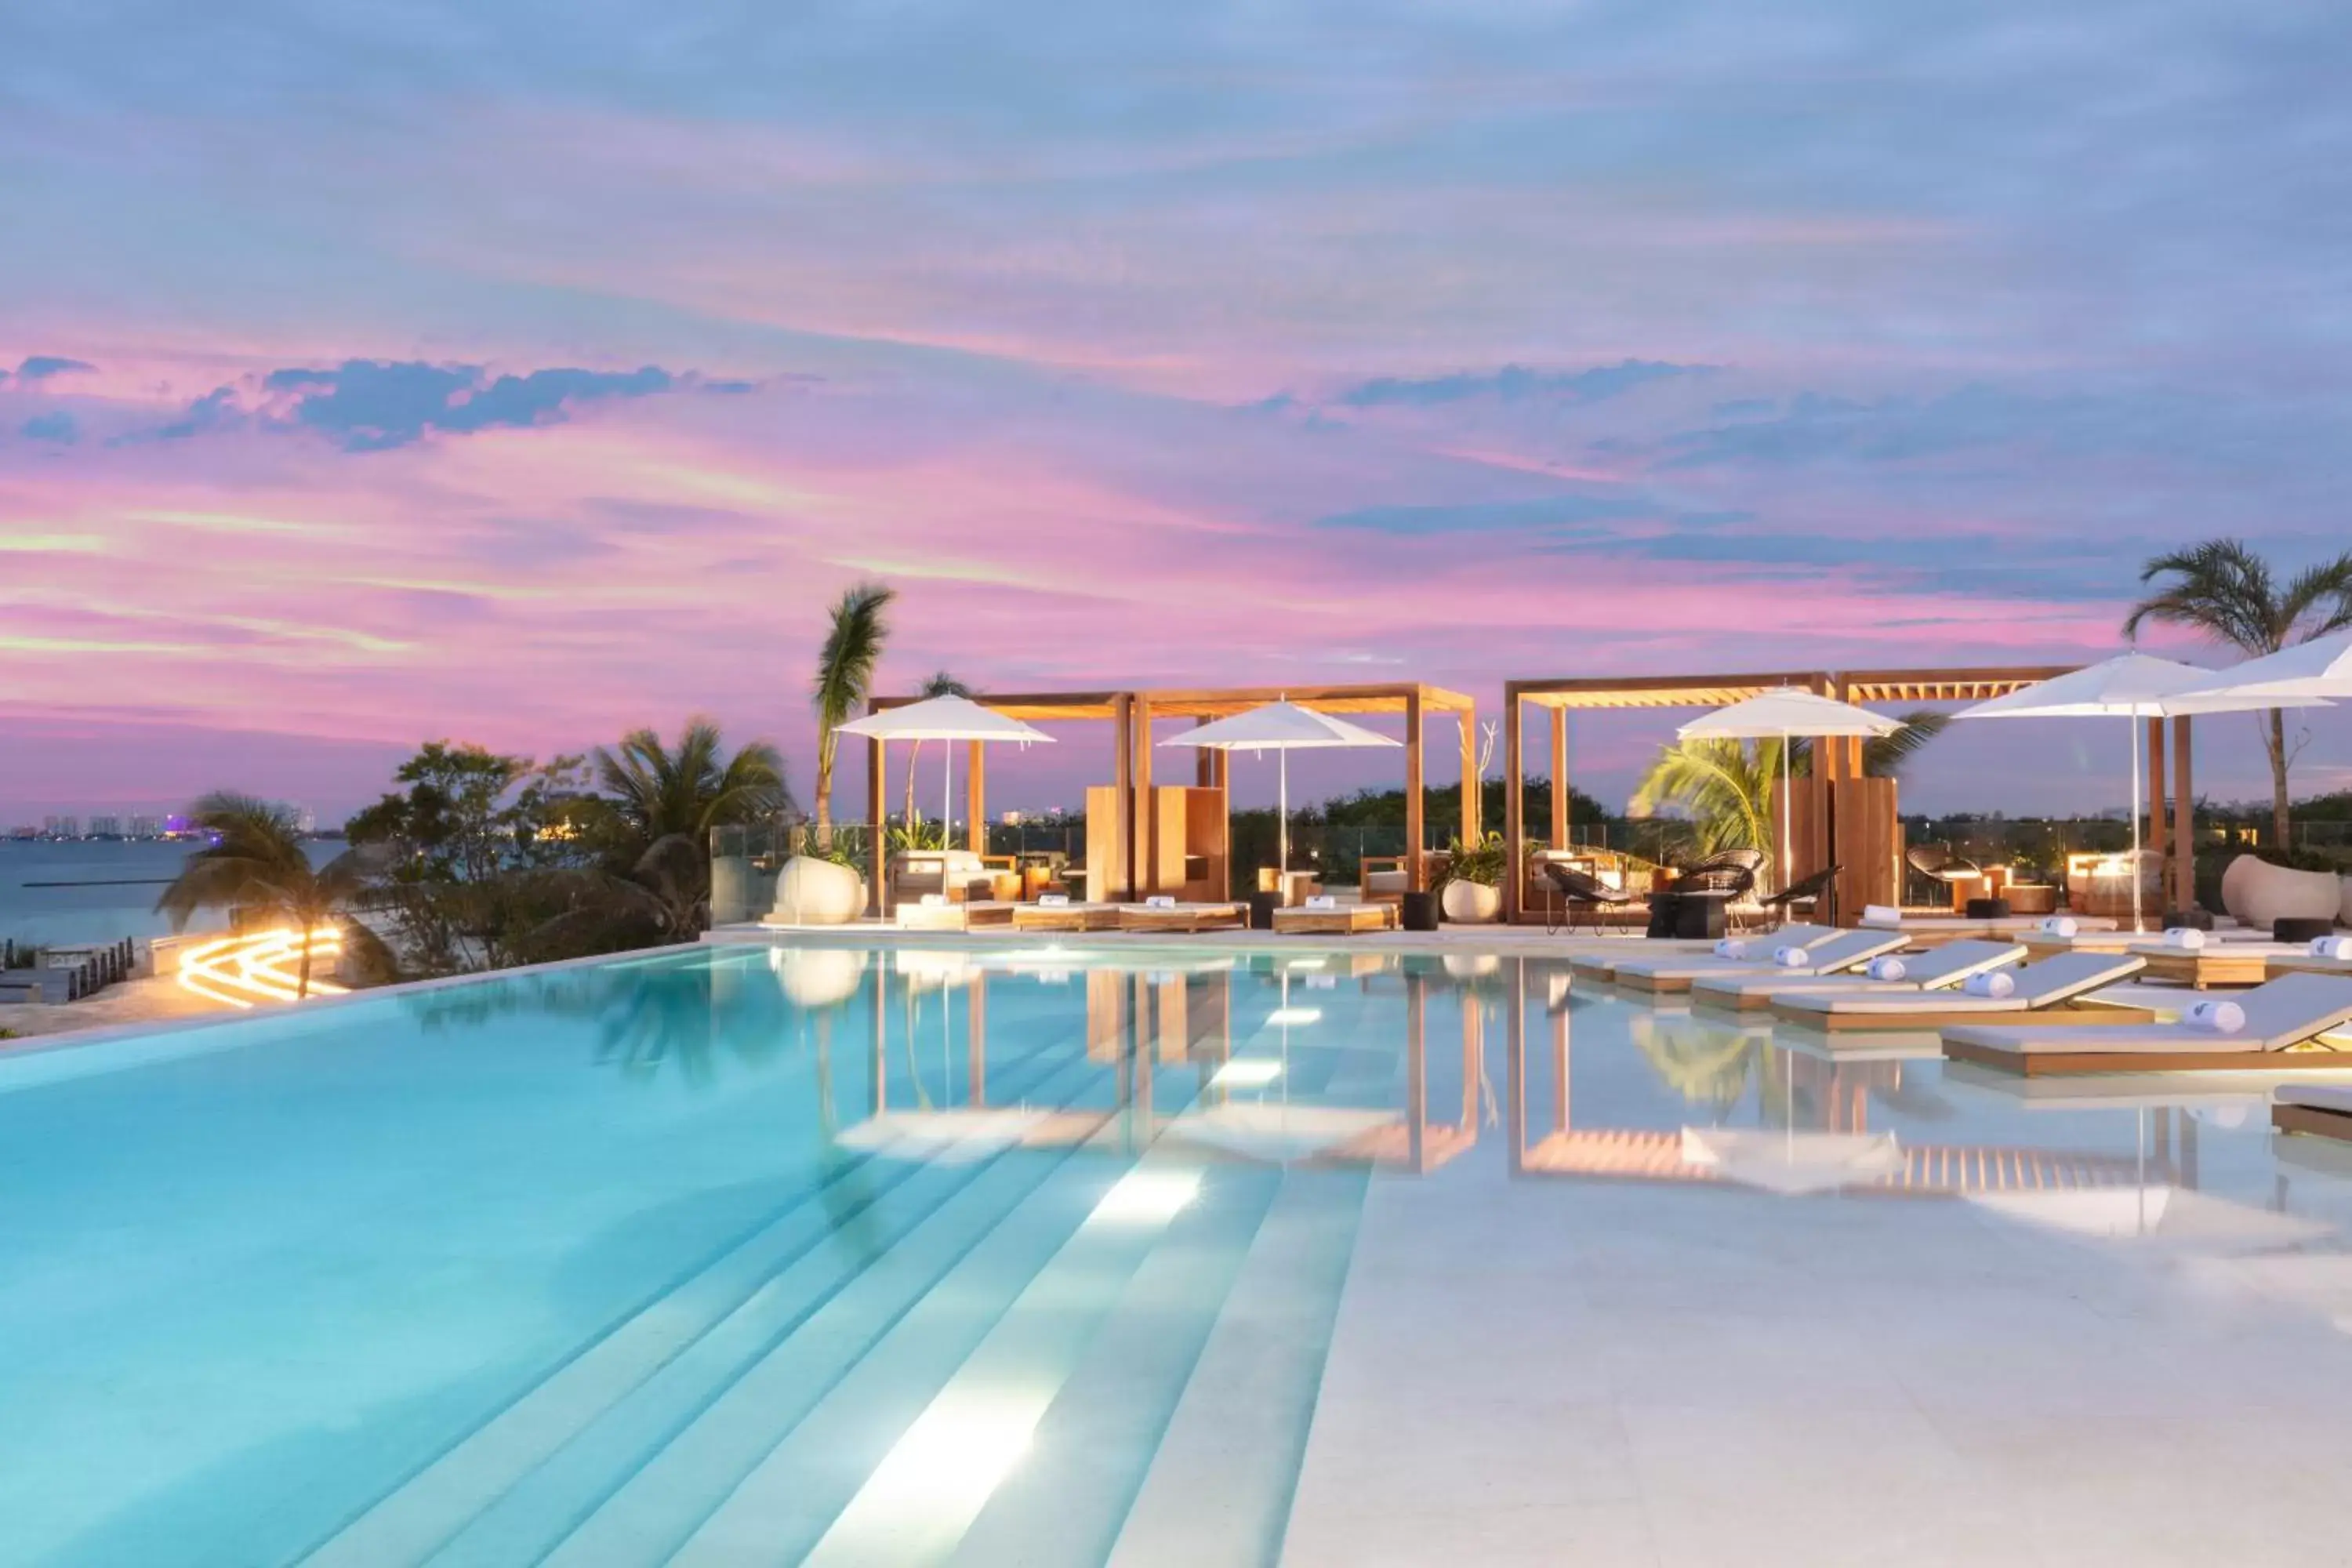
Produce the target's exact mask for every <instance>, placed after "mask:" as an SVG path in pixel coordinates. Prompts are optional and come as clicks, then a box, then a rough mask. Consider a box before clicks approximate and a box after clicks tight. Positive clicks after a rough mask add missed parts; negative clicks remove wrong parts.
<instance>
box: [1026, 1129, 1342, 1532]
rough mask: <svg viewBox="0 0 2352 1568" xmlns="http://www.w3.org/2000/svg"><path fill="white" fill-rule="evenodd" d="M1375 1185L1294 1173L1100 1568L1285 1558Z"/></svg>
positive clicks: (1336, 1173) (1332, 1173) (1312, 1171)
mask: <svg viewBox="0 0 2352 1568" xmlns="http://www.w3.org/2000/svg"><path fill="white" fill-rule="evenodd" d="M1368 1179H1369V1178H1368V1175H1367V1173H1365V1172H1364V1171H1362V1170H1324V1169H1318V1168H1314V1167H1302V1168H1294V1169H1293V1170H1291V1171H1290V1172H1289V1173H1286V1176H1285V1177H1284V1180H1283V1186H1282V1192H1281V1194H1280V1195H1279V1196H1278V1197H1276V1199H1275V1202H1274V1206H1273V1207H1272V1209H1271V1210H1269V1211H1268V1213H1267V1215H1266V1216H1265V1224H1264V1225H1263V1226H1260V1227H1259V1230H1258V1234H1257V1237H1256V1240H1255V1244H1254V1245H1253V1246H1252V1247H1251V1248H1250V1254H1249V1257H1248V1258H1247V1260H1246V1261H1245V1262H1244V1264H1243V1266H1242V1268H1241V1272H1240V1274H1239V1276H1238V1278H1236V1279H1234V1285H1233V1289H1232V1290H1231V1291H1230V1293H1229V1294H1228V1295H1227V1296H1226V1299H1225V1302H1224V1308H1223V1311H1221V1312H1220V1313H1219V1314H1218V1316H1217V1321H1216V1326H1215V1327H1214V1328H1213V1330H1211V1331H1210V1333H1209V1337H1208V1342H1207V1343H1206V1344H1205V1345H1203V1346H1202V1350H1201V1354H1200V1357H1199V1360H1198V1361H1197V1363H1195V1364H1194V1366H1193V1368H1192V1377H1191V1379H1190V1380H1189V1381H1188V1382H1187V1383H1186V1384H1185V1387H1184V1394H1183V1397H1182V1398H1181V1400H1180V1401H1179V1402H1178V1403H1177V1405H1176V1409H1175V1413H1174V1415H1172V1416H1171V1418H1170V1420H1169V1422H1168V1426H1167V1429H1166V1431H1165V1432H1164V1433H1163V1434H1162V1435H1161V1436H1160V1447H1159V1451H1158V1452H1157V1453H1156V1454H1155V1455H1154V1456H1153V1458H1152V1461H1151V1468H1150V1472H1149V1473H1148V1474H1147V1475H1146V1476H1145V1477H1144V1479H1143V1485H1142V1488H1141V1489H1140V1490H1139V1492H1138V1493H1137V1494H1136V1496H1135V1500H1134V1504H1133V1506H1132V1507H1131V1508H1130V1509H1129V1510H1128V1514H1127V1518H1126V1521H1125V1523H1124V1525H1123V1526H1122V1527H1121V1529H1120V1531H1119V1532H1118V1541H1117V1542H1116V1544H1115V1545H1114V1546H1113V1547H1112V1549H1111V1552H1110V1553H1109V1555H1108V1558H1107V1559H1097V1561H1108V1563H1110V1564H1112V1568H1200V1565H1201V1564H1204V1563H1218V1564H1226V1563H1274V1562H1275V1561H1276V1560H1277V1558H1278V1557H1279V1556H1280V1554H1281V1549H1282V1531H1283V1527H1284V1525H1285V1524H1286V1522H1287V1521H1288V1519H1289V1516H1290V1500H1291V1493H1292V1491H1293V1489H1294V1488H1295V1487H1296V1484H1297V1478H1298V1465H1299V1460H1300V1458H1301V1457H1302V1456H1303V1455H1304V1454H1305V1453H1306V1450H1307V1427H1308V1426H1309V1425H1310V1424H1311V1423H1312V1421H1313V1418H1314V1413H1315V1395H1316V1392H1317V1390H1318V1389H1319V1388H1320V1387H1321V1386H1322V1382H1323V1363H1324V1359H1325V1355H1326V1352H1328V1349H1329V1347H1330V1342H1331V1327H1332V1323H1333V1321H1335V1319H1336V1318H1337V1316H1338V1313H1339V1292H1340V1289H1341V1288H1342V1287H1343V1286H1344V1285H1345V1284H1346V1282H1347V1278H1348V1266H1349V1261H1350V1260H1351V1259H1352V1258H1353V1257H1354V1255H1355V1247H1356V1226H1357V1222H1358V1220H1359V1219H1360V1216H1361V1215H1362V1212H1363V1205H1364V1189H1365V1184H1366V1182H1367V1180H1368ZM1003 1561H1013V1559H1004V1560H1003Z"/></svg>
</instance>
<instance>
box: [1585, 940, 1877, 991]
mask: <svg viewBox="0 0 2352 1568" xmlns="http://www.w3.org/2000/svg"><path fill="white" fill-rule="evenodd" d="M1905 940H1906V939H1905V937H1904V935H1903V933H1902V932H1900V931H1833V932H1832V934H1831V935H1829V936H1827V937H1825V938H1823V939H1822V940H1821V941H1820V942H1811V943H1809V944H1807V946H1806V948H1805V951H1806V952H1808V953H1810V954H1811V956H1812V963H1811V964H1809V965H1807V966H1806V967H1804V968H1802V969H1790V968H1786V967H1784V966H1782V965H1780V964H1777V963H1773V962H1772V958H1771V955H1770V954H1769V953H1768V954H1766V955H1765V956H1764V957H1763V958H1761V959H1744V960H1743V959H1731V958H1717V957H1716V956H1715V955H1714V954H1713V953H1700V954H1696V955H1686V956H1684V957H1681V958H1657V959H1643V960H1639V961H1635V962H1632V963H1620V964H1618V966H1617V974H1618V976H1619V977H1620V978H1621V979H1622V977H1624V976H1626V975H1640V976H1641V977H1643V979H1646V980H1701V979H1704V978H1706V976H1708V975H1712V974H1761V973H1773V974H1778V975H1781V976H1783V977H1786V976H1788V975H1790V974H1830V973H1835V972H1837V971H1838V970H1841V969H1851V968H1853V967H1854V966H1856V965H1858V964H1864V963H1869V962H1870V961H1871V960H1872V959H1874V958H1876V957H1877V956H1878V955H1879V954H1880V953H1882V952H1894V951H1895V949H1896V948H1898V947H1901V946H1902V945H1903V944H1904V942H1905ZM1777 945H1778V946H1780V947H1784V948H1785V947H1789V946H1791V945H1793V944H1792V943H1789V942H1781V943H1779V944H1777Z"/></svg>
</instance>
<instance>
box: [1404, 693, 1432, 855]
mask: <svg viewBox="0 0 2352 1568" xmlns="http://www.w3.org/2000/svg"><path fill="white" fill-rule="evenodd" d="M1421 763H1422V757H1421V691H1420V689H1419V688H1415V689H1412V690H1411V691H1408V692H1406V693H1405V694H1404V837H1405V868H1406V878H1405V886H1407V887H1408V888H1411V889H1412V890H1413V891H1414V892H1416V893H1421V892H1426V891H1428V889H1429V874H1428V869H1427V868H1426V867H1425V866H1424V865H1423V862H1422V854H1421V843H1422V838H1423V831H1424V824H1423V816H1422V813H1423V807H1424V805H1425V803H1424V802H1423V800H1422V798H1421V795H1422V784H1423V775H1422V766H1421Z"/></svg>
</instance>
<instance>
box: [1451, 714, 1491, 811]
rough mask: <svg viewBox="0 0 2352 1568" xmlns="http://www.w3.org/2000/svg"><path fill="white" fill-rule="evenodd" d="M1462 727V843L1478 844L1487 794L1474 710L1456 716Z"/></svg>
mask: <svg viewBox="0 0 2352 1568" xmlns="http://www.w3.org/2000/svg"><path fill="white" fill-rule="evenodd" d="M1454 717H1455V719H1456V720H1458V721H1460V723H1461V725H1462V842H1463V843H1464V844H1465V845H1472V844H1475V843H1477V842H1478V828H1479V822H1478V817H1479V814H1480V813H1481V812H1482V811H1484V810H1485V809H1486V802H1485V801H1483V800H1481V799H1480V798H1479V797H1480V796H1481V795H1484V794H1485V793H1486V790H1485V784H1486V781H1485V780H1483V779H1481V778H1480V777H1479V776H1478V714H1477V711H1476V710H1475V709H1474V710H1471V711H1470V712H1467V713H1457V714H1455V715H1454Z"/></svg>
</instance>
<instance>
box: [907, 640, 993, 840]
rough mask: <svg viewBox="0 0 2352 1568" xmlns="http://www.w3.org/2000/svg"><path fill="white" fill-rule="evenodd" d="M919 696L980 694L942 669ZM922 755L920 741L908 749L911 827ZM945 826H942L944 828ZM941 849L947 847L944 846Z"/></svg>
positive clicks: (909, 822)
mask: <svg viewBox="0 0 2352 1568" xmlns="http://www.w3.org/2000/svg"><path fill="white" fill-rule="evenodd" d="M917 695H919V696H921V697H925V698H931V697H977V696H979V695H980V693H979V692H977V691H975V690H973V689H971V687H969V686H966V685H965V684H964V683H963V682H962V681H961V680H958V679H956V678H955V677H954V676H952V675H950V674H949V673H948V672H947V671H946V670H944V669H942V670H940V672H939V673H938V674H937V675H934V676H932V677H931V678H930V679H929V680H926V681H925V682H923V686H922V689H921V690H920V691H919V693H917ZM922 754H923V743H922V742H920V741H917V742H914V743H912V744H911V745H909V746H908V748H907V808H906V810H905V811H904V812H903V813H901V815H902V816H904V817H905V818H906V822H907V826H909V827H912V826H914V825H915V763H916V761H917V759H919V758H920V757H921V756H922ZM941 826H942V827H943V828H944V826H946V825H945V824H941ZM941 847H942V848H944V847H945V846H944V845H942V846H941Z"/></svg>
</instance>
